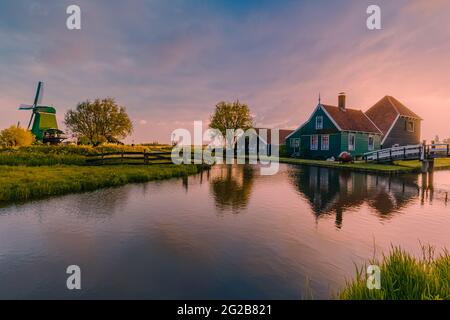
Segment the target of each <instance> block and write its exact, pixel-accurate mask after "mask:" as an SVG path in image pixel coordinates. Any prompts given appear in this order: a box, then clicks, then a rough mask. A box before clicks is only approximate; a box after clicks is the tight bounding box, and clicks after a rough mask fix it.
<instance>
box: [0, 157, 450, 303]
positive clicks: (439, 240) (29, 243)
mask: <svg viewBox="0 0 450 320" xmlns="http://www.w3.org/2000/svg"><path fill="white" fill-rule="evenodd" d="M432 178H433V179H432V180H431V181H428V180H429V179H426V178H425V179H424V178H423V177H422V176H421V175H411V176H402V177H392V178H389V177H388V176H376V175H370V174H361V173H349V172H342V171H336V170H331V169H325V168H314V167H296V166H287V165H283V166H281V170H280V172H279V174H277V175H275V176H260V175H259V169H258V168H257V167H251V166H234V167H230V166H229V167H227V166H217V167H214V168H213V169H212V170H211V171H210V172H204V173H203V174H201V175H198V176H192V177H189V178H185V179H173V180H168V181H163V182H151V183H147V184H137V185H127V186H124V187H121V188H114V189H105V190H100V191H95V192H90V193H85V194H78V195H68V196H64V197H59V198H54V199H49V200H43V201H36V202H31V203H28V204H24V205H18V206H8V207H3V208H0V298H152V299H158V298H161V299H163V298H164V299H172V298H174V299H175V298H180V299H194V298H195V299H197V298H200V299H201V298H224V299H228V298H230V299H231V298H233V299H250V298H252V299H253V298H255V299H259V298H261V299H266V298H268V299H269V298H270V299H272V298H274V299H279V298H282V299H301V298H307V297H310V294H309V292H311V291H312V295H313V297H314V298H316V299H319V298H330V297H331V296H332V294H333V293H334V292H336V290H337V289H338V288H340V287H341V286H342V285H343V284H344V283H345V279H346V278H349V277H351V276H352V275H353V274H354V270H355V267H354V264H355V263H356V264H361V263H362V262H364V261H365V260H366V259H369V258H371V257H372V256H373V255H374V252H375V255H380V254H381V252H382V251H385V250H388V249H389V247H390V245H391V244H394V245H401V246H403V247H404V248H405V249H407V250H409V251H411V252H413V253H415V254H419V253H420V244H419V242H422V243H430V244H433V245H435V246H436V247H437V248H442V247H444V246H447V247H449V246H450V232H449V230H450V208H449V207H448V206H447V204H446V193H447V192H450V172H449V171H440V172H436V173H435V174H434V176H433V177H432ZM429 182H431V183H429ZM71 264H76V265H79V266H80V267H81V270H82V290H81V291H77V292H73V291H69V290H67V289H66V287H65V284H66V277H67V275H66V273H65V271H66V268H67V266H68V265H71Z"/></svg>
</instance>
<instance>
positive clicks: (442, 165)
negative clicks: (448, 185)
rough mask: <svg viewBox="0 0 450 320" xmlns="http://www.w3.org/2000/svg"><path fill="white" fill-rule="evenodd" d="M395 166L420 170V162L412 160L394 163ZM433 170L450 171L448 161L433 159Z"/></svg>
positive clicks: (449, 161) (449, 160)
mask: <svg viewBox="0 0 450 320" xmlns="http://www.w3.org/2000/svg"><path fill="white" fill-rule="evenodd" d="M395 164H396V165H399V166H403V167H408V168H412V169H420V166H421V164H420V161H419V160H412V161H403V160H401V161H395ZM434 168H435V169H450V159H447V158H442V159H435V160H434Z"/></svg>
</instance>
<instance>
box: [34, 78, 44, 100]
mask: <svg viewBox="0 0 450 320" xmlns="http://www.w3.org/2000/svg"><path fill="white" fill-rule="evenodd" d="M43 91H44V83H43V82H42V81H39V83H38V86H37V89H36V95H35V96H34V103H33V105H34V106H36V105H37V104H38V103H41V101H42V94H43Z"/></svg>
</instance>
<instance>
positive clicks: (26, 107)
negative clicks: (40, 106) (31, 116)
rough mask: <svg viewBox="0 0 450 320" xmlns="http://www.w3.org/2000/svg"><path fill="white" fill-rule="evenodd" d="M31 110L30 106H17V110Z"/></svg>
mask: <svg viewBox="0 0 450 320" xmlns="http://www.w3.org/2000/svg"><path fill="white" fill-rule="evenodd" d="M32 109H33V106H32V105H30V104H21V105H20V106H19V110H32Z"/></svg>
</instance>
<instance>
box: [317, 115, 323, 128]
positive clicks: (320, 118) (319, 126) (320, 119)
mask: <svg viewBox="0 0 450 320" xmlns="http://www.w3.org/2000/svg"><path fill="white" fill-rule="evenodd" d="M321 129H323V117H322V116H317V117H316V130H321Z"/></svg>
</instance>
